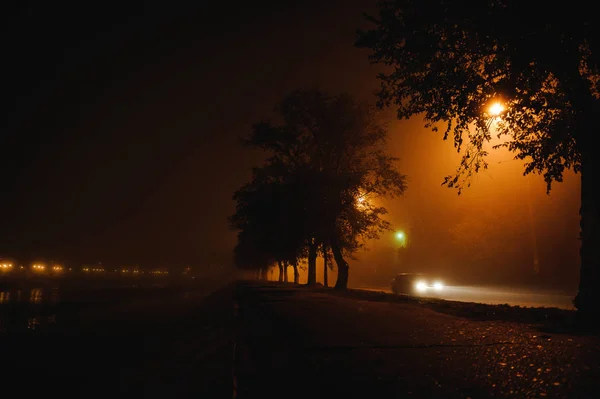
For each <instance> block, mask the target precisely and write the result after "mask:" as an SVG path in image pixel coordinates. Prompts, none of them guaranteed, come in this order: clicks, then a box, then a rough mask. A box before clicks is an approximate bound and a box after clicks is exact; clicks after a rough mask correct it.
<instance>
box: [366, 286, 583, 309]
mask: <svg viewBox="0 0 600 399" xmlns="http://www.w3.org/2000/svg"><path fill="white" fill-rule="evenodd" d="M356 288H357V289H363V290H369V291H383V292H388V293H391V292H392V291H391V289H390V288H389V287H376V286H358V287H356ZM436 297H438V298H442V299H447V300H451V301H461V302H476V303H485V304H491V305H497V304H508V305H511V306H524V307H555V308H559V309H568V310H573V309H574V307H573V298H574V297H575V294H564V293H558V292H548V291H536V290H533V289H523V288H520V289H516V288H501V287H475V286H446V287H445V288H444V290H443V291H442V292H440V293H439V294H436Z"/></svg>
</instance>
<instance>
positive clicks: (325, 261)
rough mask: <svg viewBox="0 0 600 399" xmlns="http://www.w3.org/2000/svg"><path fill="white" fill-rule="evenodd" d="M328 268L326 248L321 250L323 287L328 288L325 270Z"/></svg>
mask: <svg viewBox="0 0 600 399" xmlns="http://www.w3.org/2000/svg"><path fill="white" fill-rule="evenodd" d="M328 268H329V262H328V259H327V247H324V249H323V285H324V286H325V287H329V282H328V281H327V269H328Z"/></svg>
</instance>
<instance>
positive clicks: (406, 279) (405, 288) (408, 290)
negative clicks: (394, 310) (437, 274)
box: [391, 273, 445, 295]
mask: <svg viewBox="0 0 600 399" xmlns="http://www.w3.org/2000/svg"><path fill="white" fill-rule="evenodd" d="M391 285H392V292H393V293H394V294H408V295H432V294H439V293H440V292H441V291H443V290H444V288H445V286H444V283H443V282H442V281H441V279H439V278H433V277H431V276H428V275H426V274H423V273H398V274H397V275H396V277H394V279H393V280H392V281H391Z"/></svg>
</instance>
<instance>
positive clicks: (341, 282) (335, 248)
mask: <svg viewBox="0 0 600 399" xmlns="http://www.w3.org/2000/svg"><path fill="white" fill-rule="evenodd" d="M331 252H332V253H333V258H334V259H335V263H336V265H337V268H338V277H337V281H336V282H335V289H336V290H345V289H347V288H348V271H349V269H350V266H348V262H346V260H345V259H344V256H343V255H342V249H341V248H340V246H339V244H338V242H337V240H332V243H331Z"/></svg>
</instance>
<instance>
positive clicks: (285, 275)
mask: <svg viewBox="0 0 600 399" xmlns="http://www.w3.org/2000/svg"><path fill="white" fill-rule="evenodd" d="M289 265H290V264H289V263H288V262H287V261H285V262H283V282H284V283H287V282H288V275H287V273H288V266H289Z"/></svg>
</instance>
